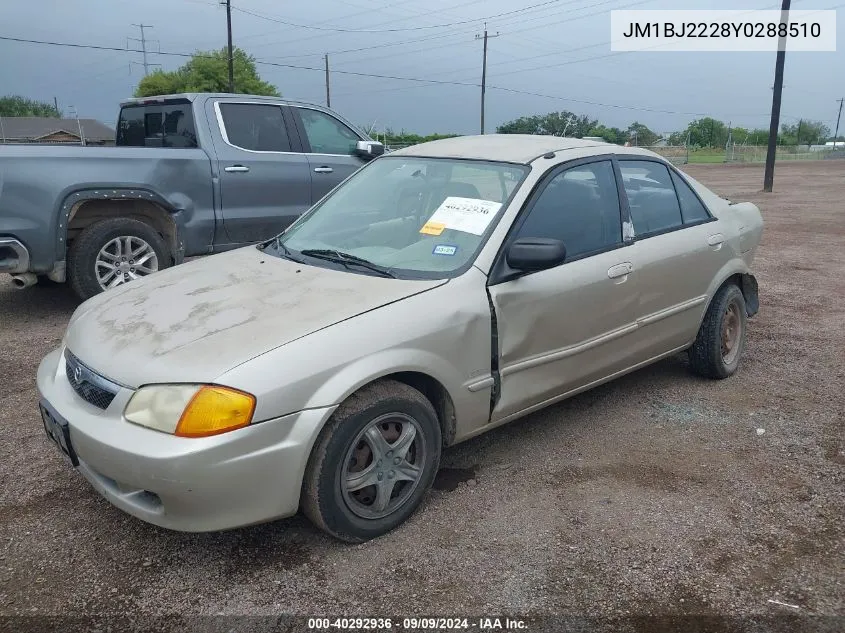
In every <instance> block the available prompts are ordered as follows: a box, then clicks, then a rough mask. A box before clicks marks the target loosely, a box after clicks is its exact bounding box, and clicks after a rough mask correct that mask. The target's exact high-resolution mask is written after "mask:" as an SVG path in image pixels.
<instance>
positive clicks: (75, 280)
mask: <svg viewBox="0 0 845 633" xmlns="http://www.w3.org/2000/svg"><path fill="white" fill-rule="evenodd" d="M115 240H118V242H117V246H116V245H115ZM127 240H128V242H127ZM127 243H128V245H129V247H130V248H141V246H142V245H143V246H145V250H144V251H143V253H142V254H141V255H140V256H139V257H141V258H145V257H146V258H147V259H145V260H144V262H143V265H139V266H138V268H135V267H132V268H129V267H128V266H129V262H130V261H133V260H130V259H127V260H126V261H125V262H124V261H118V262H116V263H114V264H112V262H114V259H113V258H114V256H115V253H117V254H120V253H122V252H123V251H125V250H126V249H127ZM135 252H137V250H136V251H135ZM118 259H119V258H118ZM134 263H135V262H133V264H134ZM109 265H113V266H115V269H117V267H118V266H123V267H126V270H123V271H122V272H120V273H119V272H115V274H114V275H112V276H111V277H108V274H109V272H111V271H110V269H109V268H108V267H107V266H109ZM170 265H171V259H170V252H169V250H168V248H167V244H166V243H165V241H164V238H163V237H162V236H161V235H159V233H158V232H157V231H156V230H155V229H154V228H152V227H151V226H150V225H149V224H146V223H145V222H141V221H140V220H133V219H131V218H109V219H107V220H100V221H99V222H95V223H94V224H92V225H90V226H88V227H86V228H85V229H84V230H83V231H82V232H81V233H80V234H79V235H78V236H77V237H76V239H75V240H74V241H73V243H72V244H71V246H70V251H69V253H68V280H69V281H70V284H71V287H72V288H73V290H74V292H75V293H76V294H77V295H78V296H79V297H80V298H81V299H82V300H83V301H84V300H85V299H90V298H91V297H93V296H94V295H97V294H99V293H101V292H103V291H104V290H106V289H108V288H109V287H114V286H119V285H123V284H124V283H126V282H128V281H131V280H133V279H136V278H138V277H143V276H145V275H148V274H151V273H153V272H156V271H158V270H162V269H164V268H168V267H169V266H170ZM98 272H99V275H100V278H101V279H105V280H106V281H105V285H104V283H103V282H101V280H100V279H98ZM121 277H122V279H121Z"/></svg>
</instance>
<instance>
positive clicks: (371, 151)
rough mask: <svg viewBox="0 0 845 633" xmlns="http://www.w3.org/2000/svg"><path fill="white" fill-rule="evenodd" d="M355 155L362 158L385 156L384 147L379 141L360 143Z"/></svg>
mask: <svg viewBox="0 0 845 633" xmlns="http://www.w3.org/2000/svg"><path fill="white" fill-rule="evenodd" d="M355 153H356V154H358V156H360V157H362V158H368V159H369V158H375V157H376V156H381V155H382V154H384V145H382V144H381V143H379V142H378V141H358V144H357V145H356V146H355Z"/></svg>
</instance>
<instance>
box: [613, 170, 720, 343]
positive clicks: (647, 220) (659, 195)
mask: <svg viewBox="0 0 845 633" xmlns="http://www.w3.org/2000/svg"><path fill="white" fill-rule="evenodd" d="M619 169H620V172H621V175H622V180H623V183H624V187H623V188H624V190H625V193H626V198H627V201H628V204H629V206H630V214H631V222H632V224H633V230H634V233H635V235H636V242H635V244H634V248H633V249H632V260H631V261H632V263H633V264H634V267H635V269H636V271H637V287H638V288H639V291H640V292H639V307H638V311H639V314H638V322H639V325H640V327H639V330H638V332H637V336H636V342H635V345H636V347H638V348H639V349H640V350H641V353H642V354H643V355H644V356H645V357H653V356H657V355H660V354H663V353H665V352H668V351H670V350H672V349H675V348H677V347H679V346H683V345H685V344H687V343H690V342H691V341H692V339H694V338H695V335H696V332H697V330H698V326H699V323H700V321H701V317H702V315H703V312H704V310H705V308H706V302H707V297H708V289H709V287H710V284H711V282H712V281H713V279H714V278H715V277H716V276H717V275H718V273H719V270H720V269H721V268H722V267H723V266H724V265H725V264H726V263H727V262H728V260H729V259H730V253H729V248H728V245H727V243H726V238H725V236H724V235H723V234H722V232H721V228H720V224H719V222H718V220H716V218H714V217H712V216H711V215H710V213H709V212H708V211H707V209H706V207H705V206H704V204H703V203H702V202H701V200H700V199H699V198H698V196H697V195H696V194H695V192H693V191H692V189H691V188H690V187H689V185H687V183H686V181H685V180H684V179H683V177H682V176H680V175H679V174H677V173H676V172H675V171H674V170H672V169H670V168H669V167H668V166H667V165H665V164H664V163H662V162H659V161H656V160H653V159H638V158H633V157H627V156H625V157H622V156H620V157H619Z"/></svg>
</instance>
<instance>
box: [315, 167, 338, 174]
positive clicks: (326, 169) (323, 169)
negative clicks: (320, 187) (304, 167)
mask: <svg viewBox="0 0 845 633" xmlns="http://www.w3.org/2000/svg"><path fill="white" fill-rule="evenodd" d="M314 171H315V172H317V173H318V174H330V173H332V172H333V171H334V169H332V168H331V167H325V166H323V167H315V168H314Z"/></svg>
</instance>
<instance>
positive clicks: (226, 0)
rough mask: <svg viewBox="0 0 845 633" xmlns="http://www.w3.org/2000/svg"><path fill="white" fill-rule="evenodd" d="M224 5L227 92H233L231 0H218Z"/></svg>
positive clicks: (233, 60)
mask: <svg viewBox="0 0 845 633" xmlns="http://www.w3.org/2000/svg"><path fill="white" fill-rule="evenodd" d="M220 4H225V5H226V32H227V36H228V40H229V92H232V93H233V92H235V58H234V57H233V53H232V0H220Z"/></svg>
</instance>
